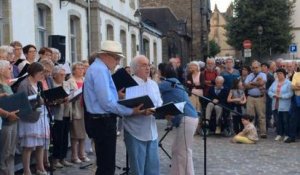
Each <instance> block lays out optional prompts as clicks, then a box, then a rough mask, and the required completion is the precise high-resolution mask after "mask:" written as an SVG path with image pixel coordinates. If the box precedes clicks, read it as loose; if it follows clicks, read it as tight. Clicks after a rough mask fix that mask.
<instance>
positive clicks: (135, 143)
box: [123, 55, 162, 175]
mask: <svg viewBox="0 0 300 175" xmlns="http://www.w3.org/2000/svg"><path fill="white" fill-rule="evenodd" d="M130 67H131V69H132V71H133V72H132V73H133V74H134V75H133V78H134V80H135V81H136V82H137V83H138V84H139V85H140V86H145V88H147V89H148V92H147V95H148V96H149V97H150V98H151V100H152V101H153V103H154V106H155V107H158V106H161V105H162V99H161V97H160V92H159V88H158V85H157V84H156V82H155V81H153V80H151V79H150V78H149V76H150V64H149V60H148V59H147V58H146V57H145V56H143V55H139V56H136V57H135V58H133V60H132V62H131V65H130ZM141 95H146V94H141ZM152 114H153V113H152V112H151V110H146V112H145V114H142V115H139V116H131V117H124V118H123V125H124V141H125V145H126V149H127V152H128V156H129V163H130V171H131V173H132V174H134V175H159V174H160V173H159V154H158V141H157V138H158V134H157V128H156V122H155V117H154V116H153V115H152Z"/></svg>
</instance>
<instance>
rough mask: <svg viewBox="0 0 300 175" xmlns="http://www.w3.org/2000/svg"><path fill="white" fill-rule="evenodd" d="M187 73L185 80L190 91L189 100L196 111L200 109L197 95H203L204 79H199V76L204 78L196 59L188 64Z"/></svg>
mask: <svg viewBox="0 0 300 175" xmlns="http://www.w3.org/2000/svg"><path fill="white" fill-rule="evenodd" d="M188 72H189V73H188V75H187V81H186V86H187V87H188V89H189V91H190V100H191V101H192V104H193V105H194V107H195V108H196V110H197V111H200V110H201V104H200V100H199V96H202V95H203V86H202V84H204V83H203V82H204V80H201V78H204V77H203V76H200V75H201V72H200V68H199V63H198V62H197V61H192V62H190V63H189V64H188Z"/></svg>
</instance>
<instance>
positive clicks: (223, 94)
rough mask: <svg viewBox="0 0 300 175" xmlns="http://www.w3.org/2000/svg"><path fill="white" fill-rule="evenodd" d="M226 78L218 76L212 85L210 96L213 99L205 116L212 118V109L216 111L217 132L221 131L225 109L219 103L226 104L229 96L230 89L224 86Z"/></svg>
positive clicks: (208, 118)
mask: <svg viewBox="0 0 300 175" xmlns="http://www.w3.org/2000/svg"><path fill="white" fill-rule="evenodd" d="M223 84H224V78H223V77H222V76H217V77H216V81H215V86H212V87H211V88H210V89H209V91H208V98H209V99H210V100H211V102H209V103H208V104H207V107H206V111H205V117H206V119H207V120H210V118H211V114H212V111H213V110H215V112H216V126H217V127H216V131H215V133H216V134H220V133H221V122H220V119H221V116H222V112H223V109H222V107H221V106H218V104H222V105H226V101H227V97H228V93H229V90H228V89H227V88H225V87H224V86H223Z"/></svg>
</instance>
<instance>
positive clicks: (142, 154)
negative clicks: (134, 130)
mask: <svg viewBox="0 0 300 175" xmlns="http://www.w3.org/2000/svg"><path fill="white" fill-rule="evenodd" d="M124 141H125V145H126V149H127V153H128V158H129V165H130V173H131V174H134V175H159V174H160V172H159V154H158V142H157V139H156V140H153V141H151V140H150V141H141V140H138V139H136V138H135V137H133V136H132V135H130V134H129V133H128V132H127V131H126V130H124Z"/></svg>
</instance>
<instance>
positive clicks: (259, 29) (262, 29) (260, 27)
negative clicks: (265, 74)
mask: <svg viewBox="0 0 300 175" xmlns="http://www.w3.org/2000/svg"><path fill="white" fill-rule="evenodd" d="M263 32H264V28H263V27H262V26H261V25H259V26H258V27H257V33H258V35H259V60H260V61H261V55H262V54H261V36H262V34H263Z"/></svg>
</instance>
